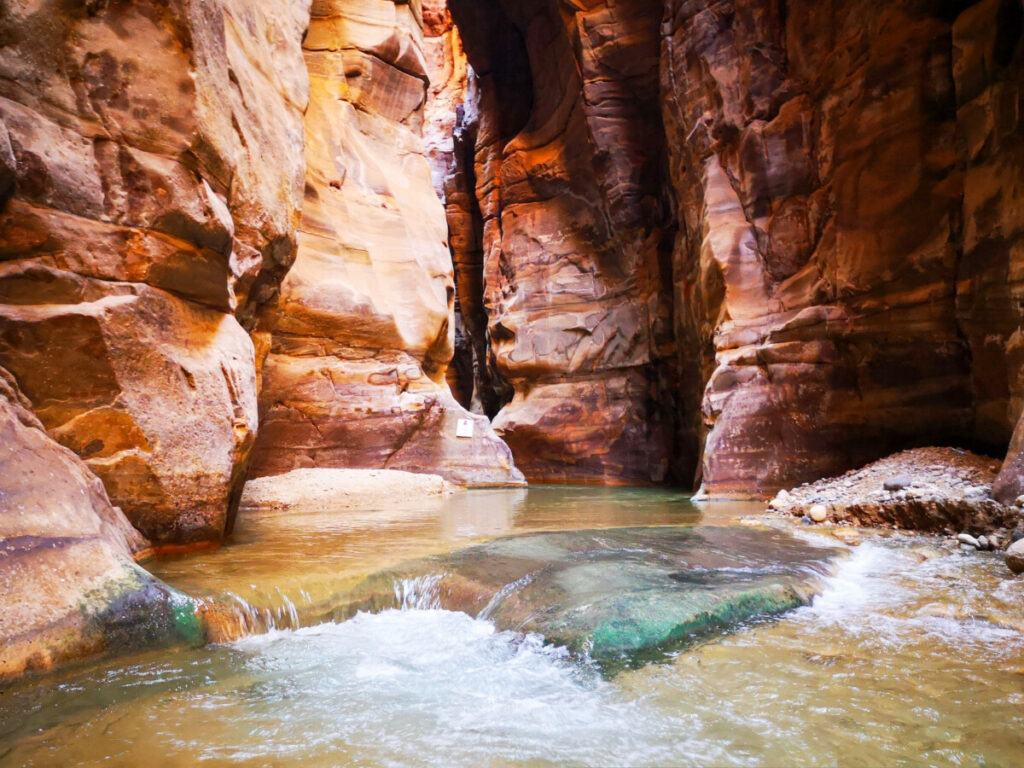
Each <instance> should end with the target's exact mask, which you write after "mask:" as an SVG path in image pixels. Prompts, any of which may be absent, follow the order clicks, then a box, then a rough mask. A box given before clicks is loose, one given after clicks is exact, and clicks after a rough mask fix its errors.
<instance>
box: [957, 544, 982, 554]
mask: <svg viewBox="0 0 1024 768" xmlns="http://www.w3.org/2000/svg"><path fill="white" fill-rule="evenodd" d="M960 551H961V552H963V553H964V554H967V553H968V552H977V551H978V549H977V547H972V546H971V545H970V544H961V545H960Z"/></svg>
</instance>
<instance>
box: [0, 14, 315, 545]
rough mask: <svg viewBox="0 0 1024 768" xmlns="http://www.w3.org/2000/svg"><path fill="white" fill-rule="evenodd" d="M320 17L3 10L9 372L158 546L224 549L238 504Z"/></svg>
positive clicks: (291, 219)
mask: <svg viewBox="0 0 1024 768" xmlns="http://www.w3.org/2000/svg"><path fill="white" fill-rule="evenodd" d="M308 2H309V0H289V2H284V3H282V2H271V0H259V1H258V2H242V1H241V0H215V1H207V2H198V1H197V0H181V1H180V2H171V3H157V2H151V1H150V0H143V1H142V2H136V3H123V2H116V3H70V4H69V3H59V2H56V1H55V0H44V1H43V2H32V3H30V2H22V1H21V0H14V2H12V3H6V4H5V5H4V6H3V9H2V10H0V41H2V47H0V167H2V169H3V170H2V171H0V203H3V202H4V201H5V199H6V198H7V197H8V196H10V200H9V201H8V202H7V204H6V207H5V208H4V209H3V210H2V212H0V363H2V364H4V365H5V366H6V367H7V368H8V369H9V370H10V371H11V372H12V373H13V374H14V376H15V377H16V379H17V380H18V382H19V384H20V385H21V388H22V390H23V391H24V392H25V394H26V395H27V396H28V397H29V399H30V400H31V401H32V403H33V406H34V408H35V409H36V411H37V413H38V415H39V416H40V418H41V419H42V421H43V423H44V424H45V426H46V428H47V429H48V430H49V432H50V434H51V435H52V436H54V437H55V438H56V439H57V440H59V441H60V442H62V443H63V444H64V445H66V446H68V447H70V448H72V449H74V450H75V451H76V452H78V453H79V454H80V455H81V456H82V457H83V458H85V459H86V460H87V462H88V463H89V465H90V466H91V467H92V469H93V470H94V471H96V472H97V473H98V474H99V475H100V476H101V477H102V478H103V480H104V482H105V484H106V486H107V490H108V492H109V493H110V495H111V497H112V498H113V500H114V502H115V503H116V504H119V505H120V506H122V507H123V509H124V510H125V511H126V513H127V514H128V517H129V519H131V520H132V521H133V523H135V525H136V526H138V527H139V528H140V530H142V531H143V532H144V533H145V534H146V535H147V536H149V537H150V538H152V539H154V540H155V541H174V542H187V541H193V540H196V539H217V538H219V537H220V536H221V535H222V534H223V532H224V530H225V527H226V526H227V525H228V524H229V507H230V504H231V501H232V499H233V497H234V496H235V495H236V492H237V491H238V490H239V487H240V480H241V477H242V474H243V472H244V468H245V463H246V460H247V457H248V453H249V450H250V447H251V444H252V441H253V436H254V433H255V430H256V415H257V414H256V376H255V367H256V360H255V353H254V348H253V344H252V342H251V341H250V339H249V337H248V336H247V334H246V332H245V330H243V327H242V325H241V324H240V322H239V321H241V323H244V324H245V326H246V327H251V326H252V324H253V323H254V321H255V315H256V313H257V311H258V309H259V307H260V306H261V305H262V304H264V303H265V302H267V301H268V300H269V299H270V298H272V297H273V295H274V293H275V291H276V289H277V284H278V283H279V281H280V279H281V276H282V275H283V273H284V271H285V270H286V269H287V267H288V265H289V264H290V263H291V260H292V257H293V252H294V226H295V221H296V218H297V206H298V202H299V200H300V197H299V196H300V194H301V189H302V187H301V184H302V178H303V168H304V165H303V155H302V145H303V139H302V111H303V109H304V108H305V104H306V99H307V95H308V94H307V87H308V86H307V79H306V72H305V67H304V65H303V61H302V58H301V49H300V42H299V41H300V38H301V35H302V32H303V30H304V28H305V25H306V22H307V19H308ZM12 179H13V181H14V187H13V195H11V189H10V182H11V180H12ZM236 318H237V319H236Z"/></svg>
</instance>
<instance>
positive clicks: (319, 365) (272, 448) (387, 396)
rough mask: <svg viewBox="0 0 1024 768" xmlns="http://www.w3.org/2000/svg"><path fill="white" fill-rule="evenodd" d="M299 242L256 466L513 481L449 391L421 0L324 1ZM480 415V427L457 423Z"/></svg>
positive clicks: (448, 284)
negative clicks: (460, 428)
mask: <svg viewBox="0 0 1024 768" xmlns="http://www.w3.org/2000/svg"><path fill="white" fill-rule="evenodd" d="M312 15H313V18H312V22H311V24H310V29H309V34H308V36H307V38H306V40H305V43H304V48H305V57H306V63H307V65H308V69H309V74H310V84H311V98H310V105H309V109H308V111H307V114H306V120H305V130H306V157H307V165H308V172H307V176H306V193H305V200H304V203H303V208H302V221H301V225H300V244H299V252H298V256H297V259H296V262H295V265H294V267H293V269H292V270H291V272H290V273H289V275H288V277H287V279H286V280H285V282H284V285H283V287H282V291H281V297H280V302H279V305H278V307H277V309H276V311H275V312H274V313H273V314H272V316H271V319H270V322H271V323H272V325H273V327H274V332H273V343H272V348H271V351H270V354H269V356H268V358H267V362H266V366H265V368H264V377H263V385H264V391H263V395H262V400H261V402H262V404H263V408H262V412H263V418H262V428H261V431H260V435H259V440H258V443H257V447H256V452H255V456H254V463H253V466H252V472H253V474H254V476H260V475H268V474H279V473H283V472H287V471H290V470H292V469H296V468H302V467H350V468H389V469H403V470H409V471H419V472H435V473H438V474H441V475H443V476H444V477H446V478H447V479H449V480H452V481H455V482H458V483H463V484H471V485H490V484H506V483H518V482H521V481H522V478H521V475H519V473H518V472H517V471H516V470H515V468H514V466H513V464H512V457H511V454H510V453H509V451H508V448H507V447H506V446H505V445H504V444H503V443H502V442H501V441H500V440H499V439H497V437H496V436H495V435H494V433H493V432H492V431H491V429H490V426H489V424H488V422H487V420H486V419H484V418H482V417H472V416H470V414H468V413H467V412H466V411H465V410H464V409H462V407H461V406H459V404H458V403H457V402H456V401H455V399H454V397H453V396H452V394H451V392H450V390H449V388H448V385H447V384H446V382H445V374H446V369H447V366H448V362H449V360H450V359H451V357H452V345H453V337H454V325H453V323H452V302H453V297H454V286H453V285H452V268H451V259H450V256H449V253H448V248H447V233H446V228H445V219H444V211H443V208H442V206H441V203H440V201H439V200H438V198H437V195H436V194H435V192H434V188H433V186H432V183H431V171H430V166H429V164H428V162H427V159H426V156H425V149H424V143H423V138H422V122H423V113H424V104H425V99H426V95H427V82H428V78H427V74H426V62H425V58H424V53H423V32H422V16H421V9H420V6H419V4H404V3H395V2H390V1H387V2H384V1H378V2H341V1H336V2H328V1H323V2H320V1H318V2H315V3H314V4H313V9H312ZM459 419H471V420H475V434H474V436H473V437H472V438H458V437H456V425H457V422H458V421H459Z"/></svg>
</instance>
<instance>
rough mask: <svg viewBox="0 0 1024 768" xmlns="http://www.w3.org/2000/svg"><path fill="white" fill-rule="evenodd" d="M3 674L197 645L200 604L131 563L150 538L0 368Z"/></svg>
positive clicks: (200, 633) (0, 663)
mask: <svg viewBox="0 0 1024 768" xmlns="http://www.w3.org/2000/svg"><path fill="white" fill-rule="evenodd" d="M0 477H3V479H4V480H3V484H2V485H0V604H2V605H3V610H2V611H0V678H7V677H14V676H18V675H21V674H24V673H26V672H39V671H45V670H49V669H53V668H54V667H57V666H60V665H62V664H66V663H68V662H71V661H75V660H78V659H82V658H86V657H92V656H95V655H97V654H114V653H128V652H138V651H142V650H147V649H151V648H155V647H164V646H168V645H176V644H198V643H201V642H202V641H203V631H202V627H201V626H200V623H199V621H198V619H197V618H196V613H195V611H196V605H195V603H193V602H192V601H191V600H190V599H189V598H187V597H186V596H185V595H183V594H181V593H179V592H176V591H175V590H173V589H171V588H170V587H168V586H166V585H165V584H163V583H162V582H160V581H158V580H157V579H155V578H153V577H152V576H151V575H150V574H148V573H146V571H144V570H143V569H142V568H140V567H139V566H138V565H136V564H135V562H134V559H133V556H135V555H139V554H141V553H142V552H144V551H145V549H146V547H147V546H148V542H146V540H145V539H144V538H143V537H142V536H141V535H140V534H139V533H138V532H137V531H136V530H135V529H133V528H132V526H131V525H130V524H129V522H128V520H127V519H126V518H125V516H124V515H123V514H122V513H121V510H120V509H118V508H117V507H114V506H112V505H111V504H110V501H109V500H108V498H107V494H106V492H105V491H104V489H103V484H102V483H101V482H100V481H99V479H97V478H96V476H95V475H93V474H92V473H91V472H90V471H89V469H88V467H86V465H85V464H84V463H83V462H82V461H81V460H80V459H79V458H78V457H77V456H76V455H75V454H74V453H73V452H72V451H70V450H68V449H67V448H63V447H61V446H60V445H58V444H57V443H56V442H54V441H53V440H51V439H50V438H49V437H48V436H47V434H46V432H45V431H44V430H43V426H42V424H41V423H40V422H39V421H38V419H36V418H35V416H33V415H32V412H31V411H30V410H29V408H28V402H27V400H26V399H25V398H24V396H23V395H21V394H20V393H19V392H18V390H17V388H16V386H15V384H14V380H13V378H12V377H11V376H10V375H9V374H8V373H7V372H6V371H4V370H3V369H0Z"/></svg>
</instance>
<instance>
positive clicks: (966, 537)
mask: <svg viewBox="0 0 1024 768" xmlns="http://www.w3.org/2000/svg"><path fill="white" fill-rule="evenodd" d="M956 540H957V541H959V542H960V543H961V544H967V545H968V546H971V547H974V548H975V549H979V548H980V545H979V544H978V540H977V539H976V538H974V537H973V536H971V534H969V533H961V534H958V535H957V537H956Z"/></svg>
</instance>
